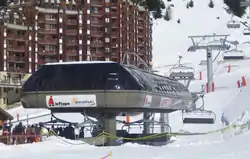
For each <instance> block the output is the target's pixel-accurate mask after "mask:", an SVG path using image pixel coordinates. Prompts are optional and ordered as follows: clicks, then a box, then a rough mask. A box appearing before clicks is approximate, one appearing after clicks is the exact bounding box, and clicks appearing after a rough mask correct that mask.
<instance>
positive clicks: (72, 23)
mask: <svg viewBox="0 0 250 159" xmlns="http://www.w3.org/2000/svg"><path fill="white" fill-rule="evenodd" d="M67 24H69V25H76V24H77V20H75V19H68V21H67Z"/></svg>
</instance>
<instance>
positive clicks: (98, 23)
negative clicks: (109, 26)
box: [90, 20, 104, 27]
mask: <svg viewBox="0 0 250 159" xmlns="http://www.w3.org/2000/svg"><path fill="white" fill-rule="evenodd" d="M90 25H91V26H93V27H102V26H103V25H104V22H103V21H102V20H92V21H91V23H90Z"/></svg>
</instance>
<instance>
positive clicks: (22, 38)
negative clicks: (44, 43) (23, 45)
mask: <svg viewBox="0 0 250 159" xmlns="http://www.w3.org/2000/svg"><path fill="white" fill-rule="evenodd" d="M7 39H11V40H18V41H20V40H21V41H26V38H25V35H22V36H20V35H15V34H7Z"/></svg>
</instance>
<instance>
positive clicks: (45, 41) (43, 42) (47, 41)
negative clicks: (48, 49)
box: [37, 39, 58, 45]
mask: <svg viewBox="0 0 250 159" xmlns="http://www.w3.org/2000/svg"><path fill="white" fill-rule="evenodd" d="M37 43H38V44H40V45H57V43H58V40H57V39H38V41H37Z"/></svg>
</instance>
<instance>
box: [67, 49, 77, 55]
mask: <svg viewBox="0 0 250 159" xmlns="http://www.w3.org/2000/svg"><path fill="white" fill-rule="evenodd" d="M65 53H66V55H72V56H76V55H77V51H76V50H66V51H65Z"/></svg>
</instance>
